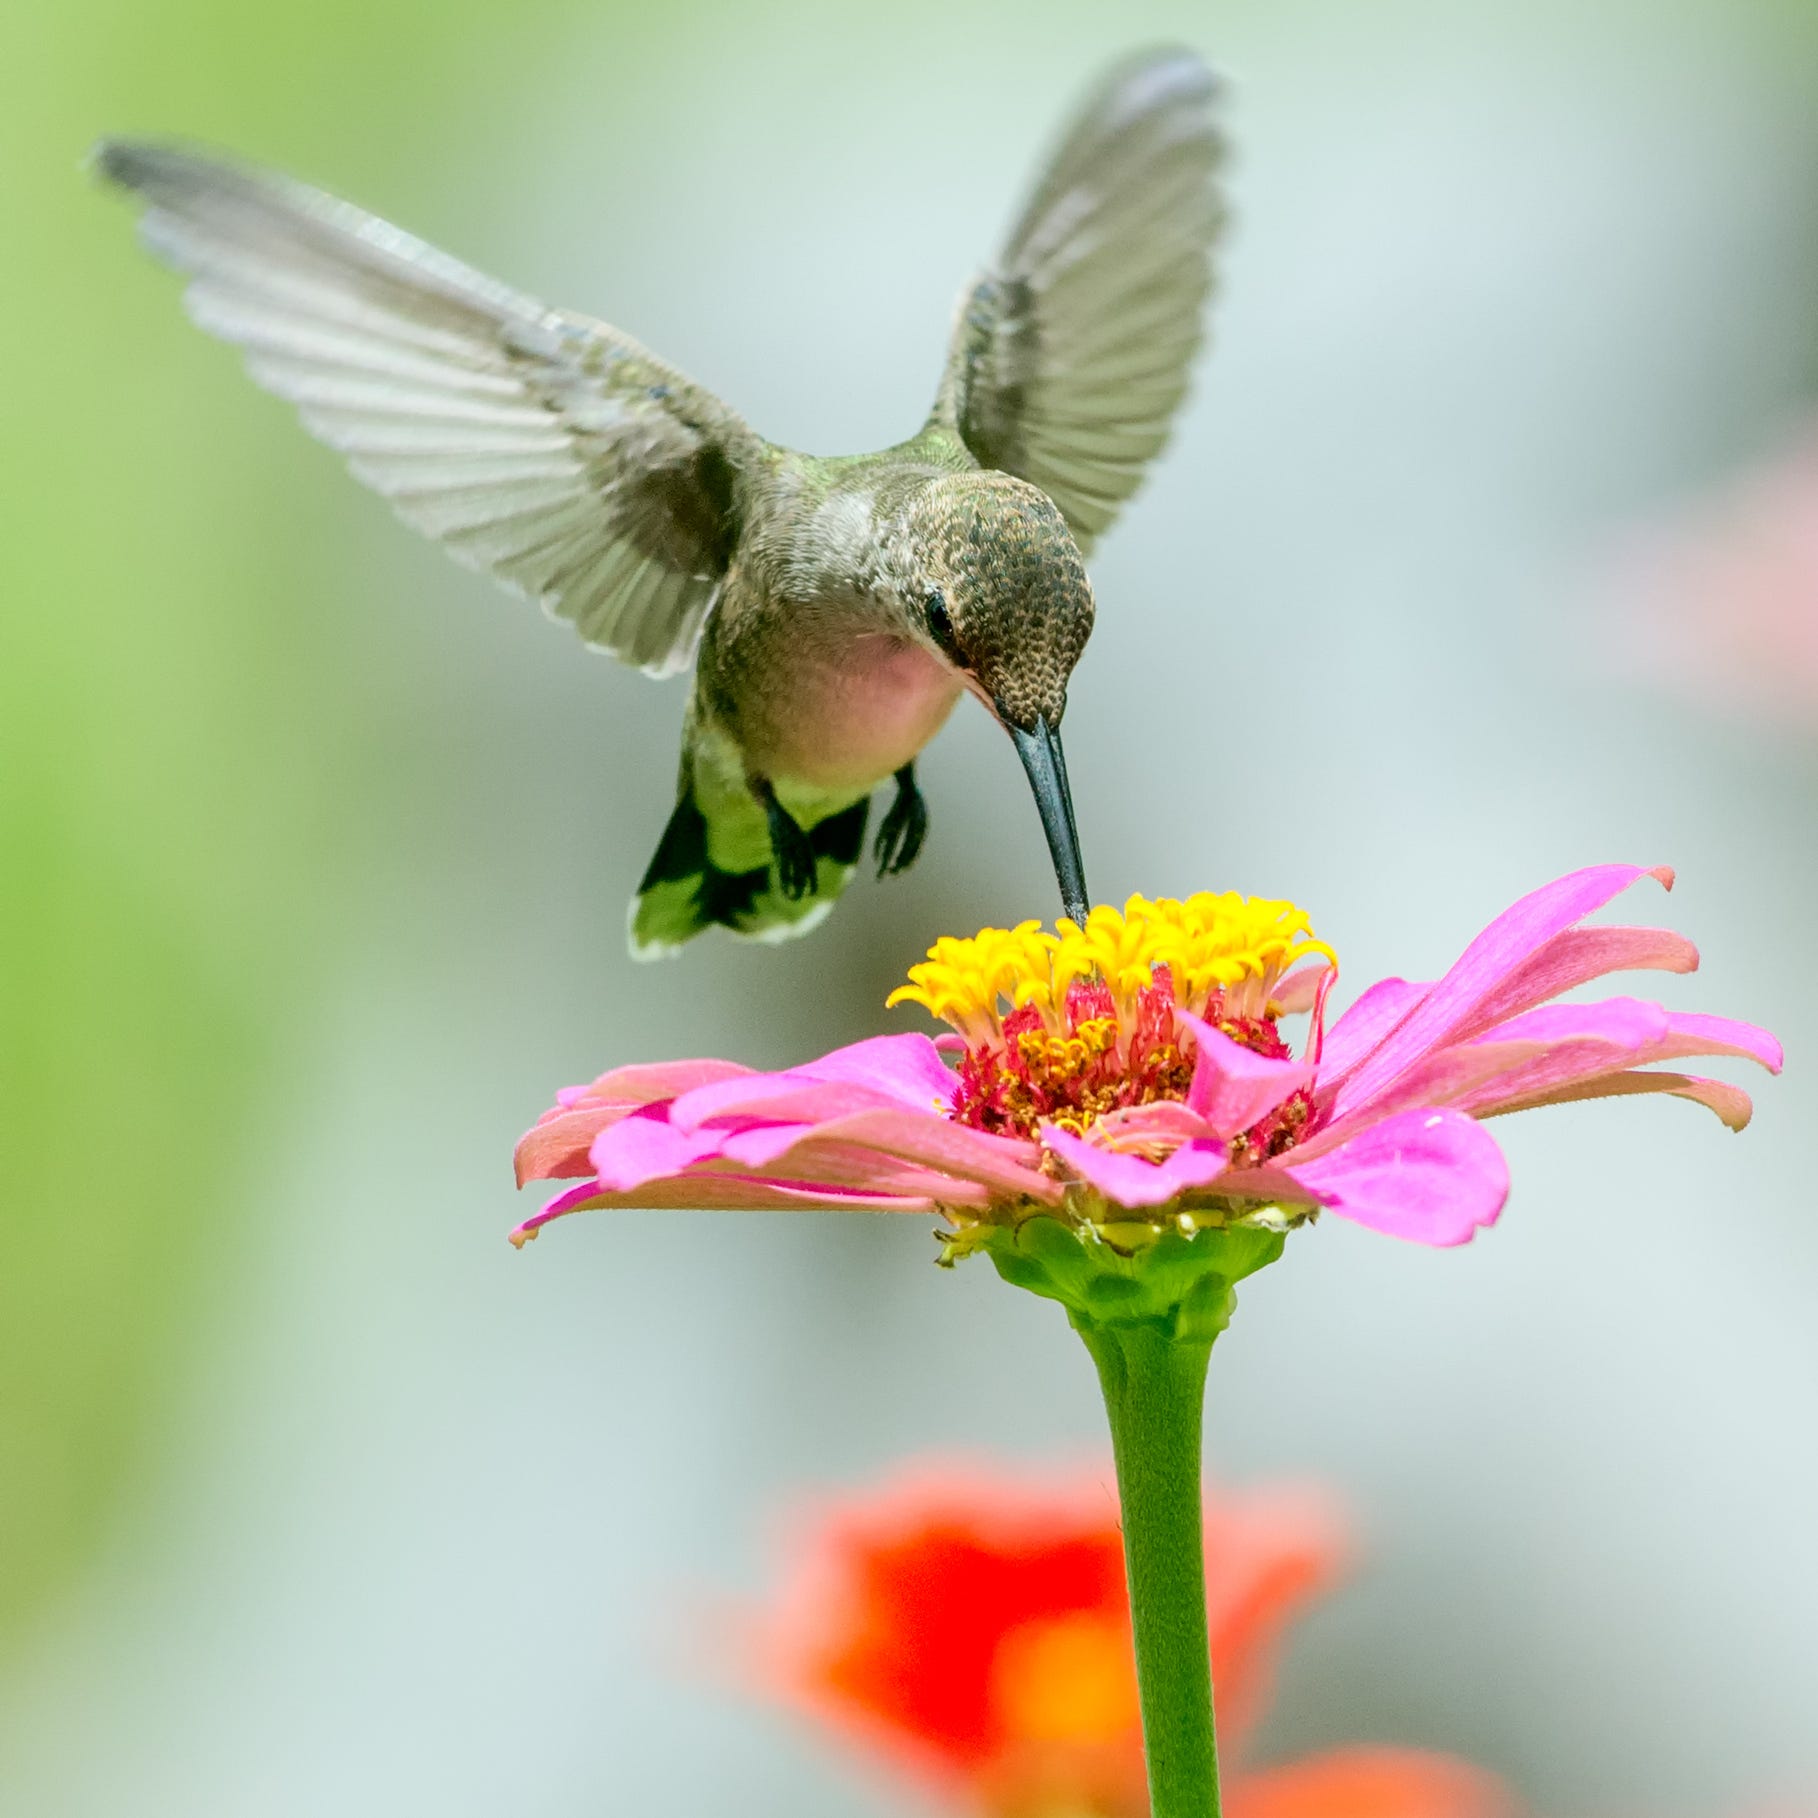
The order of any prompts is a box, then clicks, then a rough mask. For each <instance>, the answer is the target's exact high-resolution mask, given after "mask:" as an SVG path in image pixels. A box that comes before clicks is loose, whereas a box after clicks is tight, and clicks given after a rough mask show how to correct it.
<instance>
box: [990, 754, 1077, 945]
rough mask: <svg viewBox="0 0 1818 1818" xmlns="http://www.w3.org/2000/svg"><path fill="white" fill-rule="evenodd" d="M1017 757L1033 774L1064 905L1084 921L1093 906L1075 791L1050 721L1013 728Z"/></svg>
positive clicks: (1032, 783)
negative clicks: (1088, 894)
mask: <svg viewBox="0 0 1818 1818" xmlns="http://www.w3.org/2000/svg"><path fill="white" fill-rule="evenodd" d="M1008 730H1009V733H1010V736H1011V738H1012V739H1013V740H1015V742H1016V755H1017V756H1018V757H1020V758H1021V759H1022V760H1023V768H1024V769H1025V770H1026V771H1028V773H1029V787H1030V788H1031V789H1033V790H1034V791H1035V805H1036V807H1037V808H1039V809H1040V810H1041V814H1042V831H1043V832H1044V833H1045V834H1047V836H1048V853H1049V856H1050V857H1051V858H1052V859H1053V860H1054V876H1055V879H1056V881H1057V882H1058V883H1059V885H1060V893H1061V904H1062V906H1063V908H1064V909H1065V911H1066V913H1067V914H1068V915H1069V916H1071V917H1072V919H1073V920H1074V921H1076V922H1083V921H1084V920H1085V919H1086V913H1087V911H1088V910H1089V909H1090V908H1091V904H1090V903H1088V902H1087V900H1086V868H1085V866H1084V864H1082V863H1081V861H1080V856H1079V827H1078V825H1077V823H1076V822H1075V821H1074V819H1073V792H1072V791H1071V790H1070V789H1069V788H1068V787H1067V760H1066V757H1065V755H1064V754H1063V753H1062V751H1061V742H1060V734H1059V733H1058V732H1057V731H1055V729H1054V728H1053V727H1052V726H1050V725H1049V724H1048V722H1047V721H1046V720H1037V721H1036V722H1035V730H1034V731H1033V732H1025V731H1023V729H1022V728H1021V727H1020V726H1009V728H1008Z"/></svg>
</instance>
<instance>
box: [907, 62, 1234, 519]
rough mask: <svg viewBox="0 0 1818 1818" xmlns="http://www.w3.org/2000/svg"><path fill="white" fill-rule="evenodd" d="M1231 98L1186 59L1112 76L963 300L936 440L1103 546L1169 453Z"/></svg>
mask: <svg viewBox="0 0 1818 1818" xmlns="http://www.w3.org/2000/svg"><path fill="white" fill-rule="evenodd" d="M1217 98H1218V85H1217V82H1216V80H1215V79H1214V77H1213V76H1212V73H1211V72H1210V71H1209V70H1208V69H1207V68H1206V66H1205V65H1204V64H1203V63H1202V62H1201V61H1200V60H1199V58H1198V57H1196V56H1195V55H1193V54H1192V53H1191V52H1189V51H1184V50H1162V51H1151V52H1147V53H1144V54H1142V55H1140V56H1138V57H1135V58H1132V59H1131V60H1129V61H1127V62H1125V63H1122V64H1119V65H1118V66H1116V67H1115V68H1113V69H1112V70H1111V71H1110V72H1109V73H1108V74H1107V75H1106V76H1105V77H1104V78H1103V79H1102V80H1101V82H1100V83H1099V85H1098V87H1097V88H1096V89H1094V90H1093V92H1092V93H1091V95H1090V96H1089V97H1088V98H1087V100H1086V102H1085V104H1084V106H1083V107H1082V108H1081V109H1080V111H1079V113H1078V114H1077V115H1076V116H1075V117H1074V119H1073V121H1072V123H1071V125H1070V126H1069V127H1068V129H1067V131H1066V132H1065V133H1064V134H1063V135H1062V137H1061V141H1060V143H1059V145H1058V146H1057V148H1056V149H1055V151H1054V152H1053V154H1052V155H1051V156H1050V158H1049V160H1048V162H1047V164H1046V165H1045V166H1044V168H1043V171H1042V174H1041V177H1040V179H1039V180H1038V182H1037V184H1036V187H1035V191H1034V193H1033V194H1032V195H1031V197H1030V198H1029V201H1028V203H1027V205H1026V206H1025V207H1024V209H1023V212H1022V214H1021V215H1020V216H1019V217H1018V220H1017V222H1016V225H1015V226H1014V227H1013V228H1012V229H1011V232H1010V235H1009V237H1008V239H1007V240H1006V242H1005V244H1004V249H1003V251H1002V253H1001V254H1000V256H999V258H998V260H997V263H996V265H995V266H994V267H993V269H992V270H990V271H989V272H987V273H986V274H985V275H984V276H983V277H981V278H980V279H979V280H978V282H977V283H976V284H975V285H974V286H973V287H972V289H971V290H970V291H969V292H968V293H967V295H966V296H965V298H964V299H962V301H961V304H960V310H959V318H958V322H957V324H956V326H955V329H954V335H953V342H952V346H951V348H950V351H949V354H948V364H947V372H946V376H945V378H944V380H943V382H942V386H941V392H940V397H939V399H938V400H937V402H936V404H935V412H934V420H935V422H936V423H937V424H940V425H942V426H943V427H945V428H947V429H950V430H952V431H954V432H955V433H957V434H958V435H959V436H960V438H961V440H963V441H964V442H965V444H966V445H967V447H968V448H969V449H970V450H971V451H972V453H973V455H974V457H975V458H976V459H977V460H978V461H979V462H980V463H981V464H982V465H984V466H986V467H995V468H1000V469H1002V470H1003V471H1005V472H1008V473H1013V474H1016V475H1018V476H1019V477H1020V478H1022V479H1025V480H1028V481H1030V482H1031V483H1032V484H1034V485H1036V486H1039V487H1041V488H1042V490H1043V491H1044V492H1046V493H1047V494H1048V495H1049V496H1050V497H1051V498H1052V499H1053V500H1054V502H1055V503H1056V504H1057V505H1058V506H1059V507H1060V508H1061V510H1062V512H1063V513H1064V514H1065V515H1066V517H1067V520H1068V523H1069V524H1070V526H1071V527H1072V529H1073V532H1074V534H1075V536H1076V537H1077V538H1078V539H1079V540H1080V542H1081V544H1082V545H1089V544H1090V542H1091V541H1092V539H1093V538H1094V537H1096V536H1097V535H1098V534H1099V533H1100V532H1101V531H1103V530H1104V529H1105V528H1106V526H1108V525H1109V524H1110V523H1111V522H1112V520H1113V519H1114V518H1115V517H1116V515H1117V512H1118V510H1119V508H1120V507H1121V506H1122V505H1123V503H1124V501H1125V500H1126V499H1127V498H1129V496H1130V495H1131V494H1132V493H1133V492H1134V491H1135V490H1136V488H1137V486H1138V485H1139V484H1140V483H1141V481H1142V476H1143V472H1144V469H1145V467H1146V466H1147V464H1148V462H1149V461H1150V460H1152V459H1153V458H1154V457H1155V455H1157V454H1158V453H1159V452H1160V451H1161V449H1162V448H1163V447H1164V446H1165V445H1166V443H1167V440H1168V435H1169V432H1170V429H1171V426H1172V422H1173V418H1174V413H1175V411H1176V410H1177V409H1178V408H1179V405H1180V402H1181V400H1182V398H1183V397H1184V396H1185V395H1186V389H1187V375H1188V369H1189V368H1190V366H1191V365H1192V362H1193V358H1194V355H1195V354H1196V353H1197V352H1198V350H1199V347H1200V344H1201V341H1202V339H1203V337H1204V317H1205V306H1206V302H1207V299H1208V297H1209V296H1210V294H1211V289H1212V276H1213V274H1212V255H1213V251H1214V248H1215V247H1216V244H1217V241H1218V237H1219V233H1220V230H1221V229H1222V227H1223V225H1224V220H1225V204H1224V195H1223V191H1222V188H1221V186H1220V171H1221V167H1222V165H1223V162H1224V156H1225V143H1224V138H1223V135H1222V133H1221V132H1220V130H1219V127H1218V123H1217V119H1216V102H1217Z"/></svg>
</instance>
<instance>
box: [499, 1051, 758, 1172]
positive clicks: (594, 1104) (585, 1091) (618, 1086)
mask: <svg viewBox="0 0 1818 1818" xmlns="http://www.w3.org/2000/svg"><path fill="white" fill-rule="evenodd" d="M750 1071H751V1069H750V1068H749V1067H741V1066H740V1065H739V1064H738V1063H737V1062H736V1061H723V1060H680V1061H657V1062H654V1063H645V1064H640V1065H637V1066H632V1067H617V1068H614V1069H613V1071H612V1072H610V1073H602V1074H601V1075H600V1077H599V1078H598V1079H596V1080H595V1081H594V1082H593V1083H592V1084H591V1085H587V1086H565V1087H563V1089H562V1090H561V1091H560V1092H558V1093H557V1094H556V1105H555V1108H554V1109H553V1110H550V1111H545V1112H544V1113H543V1115H542V1116H541V1117H540V1118H538V1119H537V1121H536V1124H535V1125H534V1127H533V1128H531V1129H530V1130H529V1131H527V1132H526V1133H525V1135H524V1136H523V1137H522V1138H521V1139H520V1141H519V1143H518V1149H517V1156H516V1163H517V1174H518V1185H519V1186H520V1187H521V1186H523V1184H524V1183H525V1182H526V1181H528V1180H560V1179H562V1178H564V1177H566V1176H569V1175H576V1174H583V1173H585V1172H586V1171H587V1151H588V1148H589V1147H590V1146H591V1145H592V1142H593V1139H594V1138H595V1137H596V1136H598V1135H599V1133H600V1132H601V1131H602V1130H604V1129H605V1128H606V1127H607V1126H608V1125H609V1124H613V1123H616V1122H617V1121H618V1120H619V1119H620V1118H621V1117H626V1116H628V1115H629V1114H630V1113H631V1112H633V1111H635V1110H637V1109H638V1108H639V1107H640V1106H642V1105H647V1104H652V1103H655V1102H656V1101H657V1100H659V1099H666V1098H673V1097H674V1096H675V1095H676V1094H678V1093H681V1092H687V1091H689V1090H691V1089H692V1088H694V1087H696V1086H703V1085H709V1084H712V1083H714V1082H716V1081H719V1080H726V1079H736V1078H739V1077H741V1076H742V1075H744V1074H748V1073H749V1072H750Z"/></svg>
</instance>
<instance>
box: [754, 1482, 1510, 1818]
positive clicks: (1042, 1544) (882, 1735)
mask: <svg viewBox="0 0 1818 1818" xmlns="http://www.w3.org/2000/svg"><path fill="white" fill-rule="evenodd" d="M790 1549H791V1556H790V1559H789V1564H788V1570H787V1572H786V1576H785V1582H784V1584H783V1586H782V1588H781V1590H780V1591H779V1592H778V1594H777V1596H776V1597H775V1599H774V1600H773V1601H772V1602H771V1603H770V1604H769V1605H768V1606H767V1607H766V1608H764V1609H763V1610H762V1611H760V1612H759V1613H758V1615H757V1617H756V1620H755V1623H754V1627H753V1632H752V1635H751V1640H752V1642H753V1644H754V1645H753V1647H752V1650H751V1658H752V1662H753V1665H754V1666H755V1669H756V1678H757V1681H758V1684H759V1686H760V1688H761V1689H762V1690H763V1691H765V1692H766V1693H767V1694H769V1695H772V1696H779V1697H781V1698H783V1699H785V1700H786V1701H787V1702H789V1703H791V1704H793V1705H795V1706H796V1707H797V1708H798V1709H802V1710H805V1711H807V1712H808V1713H809V1714H811V1715H812V1716H813V1717H815V1718H816V1719H818V1720H819V1721H821V1722H823V1723H825V1724H826V1725H828V1726H829V1727H830V1728H832V1729H834V1730H836V1731H838V1732H839V1733H841V1734H842V1735H845V1736H846V1737H848V1738H850V1739H853V1740H856V1741H857V1742H859V1743H861V1744H862V1745H864V1746H865V1747H867V1748H869V1749H870V1750H872V1751H874V1752H876V1753H879V1754H882V1755H883V1756H885V1757H886V1758H887V1759H889V1760H890V1761H891V1762H892V1763H893V1764H894V1765H896V1766H897V1767H898V1768H899V1769H901V1770H904V1771H906V1772H908V1773H909V1774H911V1775H912V1776H914V1777H915V1778H918V1779H919V1780H921V1781H922V1782H923V1783H924V1784H926V1785H929V1786H931V1787H932V1788H933V1789H934V1790H936V1791H937V1792H939V1793H940V1794H941V1795H943V1796H944V1797H945V1798H946V1799H947V1800H948V1801H949V1802H950V1803H952V1804H954V1805H957V1806H959V1807H960V1808H961V1809H964V1810H968V1811H972V1812H978V1813H983V1814H988V1815H989V1818H1144V1815H1145V1814H1146V1812H1147V1809H1148V1799H1147V1793H1146V1790H1145V1787H1144V1776H1143V1756H1142V1729H1141V1722H1140V1716H1139V1712H1138V1707H1137V1693H1136V1671H1135V1665H1134V1662H1133V1660H1132V1656H1131V1642H1130V1615H1129V1606H1128V1602H1127V1600H1126V1597H1125V1591H1124V1560H1123V1539H1122V1535H1121V1533H1120V1530H1119V1527H1118V1517H1117V1506H1116V1501H1115V1498H1114V1496H1113V1493H1112V1491H1111V1489H1110V1487H1109V1479H1108V1475H1107V1477H1106V1478H1105V1479H1100V1478H1097V1477H1094V1476H1090V1475H1079V1476H1075V1477H1072V1478H1069V1479H1065V1480H1055V1479H1048V1480H1035V1479H1031V1478H1030V1477H1028V1476H1023V1475H1010V1474H1008V1473H1005V1472H1001V1471H1000V1472H992V1471H988V1470H983V1469H979V1468H975V1467H965V1468H931V1467H925V1466H924V1467H918V1468H915V1469H913V1470H911V1471H909V1472H908V1473H906V1474H903V1475H900V1476H898V1477H897V1478H895V1479H894V1480H892V1481H890V1482H888V1483H885V1484H883V1485H881V1486H878V1487H876V1488H873V1489H871V1490H868V1491H864V1492H861V1493H858V1494H855V1495H853V1496H851V1497H848V1498H844V1499H841V1500H838V1501H834V1502H831V1503H828V1504H825V1505H823V1506H822V1507H821V1508H820V1509H819V1510H818V1511H815V1512H812V1513H811V1514H810V1515H809V1517H808V1518H807V1519H806V1520H804V1521H802V1522H800V1523H798V1524H797V1525H796V1526H795V1527H794V1528H793V1530H792V1537H791V1541H790ZM1344 1551H1345V1549H1344V1542H1343V1536H1342V1533H1341V1531H1340V1528H1339V1524H1338V1522H1337V1521H1336V1519H1335V1517H1334V1516H1333V1514H1332V1513H1331V1511H1330V1509H1329V1508H1328V1507H1327V1506H1326V1505H1325V1503H1323V1502H1322V1501H1320V1500H1318V1499H1316V1498H1312V1497H1309V1496H1304V1495H1295V1494H1291V1493H1283V1492H1280V1491H1260V1492H1249V1493H1243V1494H1226V1495H1219V1496H1214V1497H1212V1498H1211V1499H1210V1500H1208V1502H1207V1505H1206V1574H1207V1602H1208V1606H1209V1613H1210V1618H1211V1637H1212V1667H1213V1684H1214V1686H1215V1687H1216V1697H1217V1709H1218V1723H1219V1744H1220V1754H1221V1757H1222V1760H1223V1763H1224V1780H1225V1788H1224V1810H1225V1813H1226V1815H1227V1818H1495V1815H1498V1814H1504V1813H1507V1812H1509V1811H1510V1810H1512V1809H1513V1808H1512V1802H1511V1801H1510V1799H1509V1798H1508V1796H1507V1794H1506V1793H1505V1792H1504V1790H1503V1789H1502V1788H1501V1786H1500V1785H1499V1784H1498V1783H1497V1782H1496V1781H1495V1780H1494V1779H1493V1778H1491V1777H1490V1776H1489V1775H1487V1774H1484V1773H1482V1772H1480V1771H1479V1770H1478V1769H1476V1768H1473V1767H1470V1766H1468V1765H1467V1764H1465V1763H1463V1762H1459V1761H1456V1760H1453V1759H1451V1758H1449V1757H1446V1756H1443V1755H1437V1754H1431V1753H1427V1752H1425V1751H1421V1750H1413V1749H1393V1748H1376V1747H1358V1748H1349V1749H1342V1750H1338V1751H1335V1752H1332V1753H1329V1754H1323V1755H1319V1756H1316V1757H1313V1758H1311V1759H1308V1760H1305V1761H1300V1762H1296V1763H1293V1764H1291V1765H1288V1766H1285V1767H1273V1768H1249V1767H1247V1766H1246V1765H1245V1763H1244V1759H1243V1757H1244V1748H1245V1743H1246V1741H1247V1740H1248V1739H1249V1736H1250V1734H1251V1732H1252V1731H1253V1730H1254V1728H1255V1725H1256V1722H1257V1720H1258V1719H1259V1717H1260V1716H1261V1714H1262V1712H1263V1710H1264V1709H1265V1707H1266V1706H1267V1704H1268V1701H1269V1696H1270V1692H1271V1682H1272V1677H1273V1668H1274V1658H1275V1653H1276V1649H1277V1645H1278V1643H1279V1641H1280V1638H1281V1635H1282V1632H1283V1630H1284V1629H1285V1627H1286V1626H1287V1624H1288V1622H1289V1621H1290V1620H1291V1619H1292V1618H1293V1617H1294V1616H1296V1615H1297V1614H1298V1613H1299V1612H1300V1611H1301V1610H1302V1609H1303V1608H1304V1607H1305V1605H1306V1604H1307V1603H1309V1602H1310V1601H1311V1600H1312V1599H1314V1598H1316V1597H1318V1596H1320V1595H1321V1594H1323V1593H1324V1592H1326V1591H1327V1590H1329V1589H1330V1588H1331V1587H1332V1585H1333V1583H1334V1582H1335V1580H1336V1578H1337V1576H1338V1573H1339V1571H1340V1568H1341V1566H1342V1565H1343V1563H1344Z"/></svg>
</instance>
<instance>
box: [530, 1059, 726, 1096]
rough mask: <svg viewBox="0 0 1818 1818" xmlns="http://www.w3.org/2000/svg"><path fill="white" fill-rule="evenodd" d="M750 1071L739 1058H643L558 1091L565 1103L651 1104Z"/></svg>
mask: <svg viewBox="0 0 1818 1818" xmlns="http://www.w3.org/2000/svg"><path fill="white" fill-rule="evenodd" d="M750 1071H751V1069H750V1068H749V1067H744V1066H741V1065H740V1064H739V1063H738V1062H737V1061H726V1060H676V1061H639V1062H637V1063H636V1064H635V1065H633V1066H629V1067H615V1068H613V1070H612V1071H611V1072H610V1073H602V1074H601V1075H600V1077H599V1078H598V1079H596V1080H595V1081H594V1082H593V1084H592V1085H589V1086H570V1087H568V1088H567V1090H566V1091H565V1092H561V1093H558V1094H557V1099H558V1101H559V1102H560V1103H561V1104H562V1105H564V1106H568V1105H582V1104H604V1105H626V1106H636V1105H648V1104H653V1103H654V1102H655V1101H656V1100H657V1099H660V1098H679V1097H681V1095H682V1094H683V1093H684V1092H691V1091H693V1090H694V1088H695V1087H696V1086H708V1085H712V1084H713V1083H714V1082H715V1081H716V1080H722V1079H736V1078H738V1077H739V1076H740V1075H741V1074H746V1073H749V1072H750Z"/></svg>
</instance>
